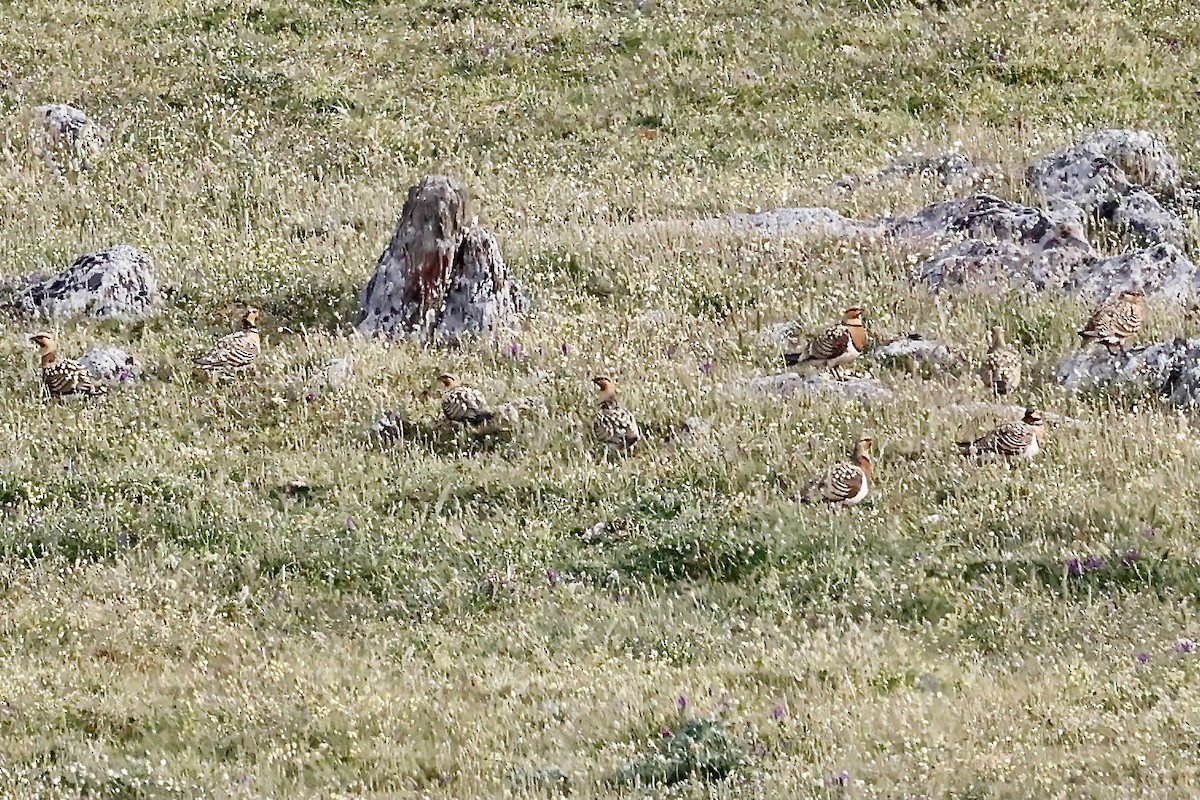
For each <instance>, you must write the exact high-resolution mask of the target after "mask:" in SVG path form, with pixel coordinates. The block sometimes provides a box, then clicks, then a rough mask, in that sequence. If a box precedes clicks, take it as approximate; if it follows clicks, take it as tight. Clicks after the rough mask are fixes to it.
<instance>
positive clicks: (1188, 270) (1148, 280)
mask: <svg viewBox="0 0 1200 800" xmlns="http://www.w3.org/2000/svg"><path fill="white" fill-rule="evenodd" d="M1130 287H1139V288H1141V289H1142V291H1144V292H1145V293H1146V296H1147V297H1150V298H1159V299H1164V300H1174V301H1176V302H1178V303H1185V304H1191V303H1192V302H1194V301H1195V300H1196V298H1197V297H1198V296H1200V275H1197V272H1196V265H1195V264H1193V263H1192V261H1191V259H1189V258H1188V257H1187V256H1185V255H1184V254H1183V253H1182V252H1181V251H1180V250H1179V248H1178V247H1176V246H1175V245H1172V244H1157V245H1154V246H1153V247H1147V248H1146V249H1144V250H1138V251H1136V252H1133V253H1124V254H1122V255H1119V256H1113V257H1111V258H1103V259H1096V260H1094V261H1091V262H1088V263H1085V264H1082V265H1080V266H1079V267H1078V268H1077V269H1076V270H1075V273H1074V274H1073V275H1072V276H1071V279H1070V281H1068V282H1067V284H1066V287H1065V288H1066V289H1067V291H1069V292H1071V293H1073V294H1077V295H1080V296H1082V297H1084V298H1086V299H1087V300H1088V301H1089V302H1091V303H1093V304H1095V303H1099V302H1101V301H1103V300H1105V299H1107V298H1108V297H1110V296H1111V295H1112V294H1113V293H1114V292H1116V291H1118V290H1120V289H1127V288H1130Z"/></svg>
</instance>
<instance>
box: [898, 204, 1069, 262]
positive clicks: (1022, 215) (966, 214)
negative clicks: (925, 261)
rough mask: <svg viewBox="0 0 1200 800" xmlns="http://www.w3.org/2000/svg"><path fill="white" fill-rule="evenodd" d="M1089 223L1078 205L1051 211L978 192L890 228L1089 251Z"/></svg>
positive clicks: (902, 233) (942, 237)
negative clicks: (1086, 223) (1087, 233)
mask: <svg viewBox="0 0 1200 800" xmlns="http://www.w3.org/2000/svg"><path fill="white" fill-rule="evenodd" d="M1084 222H1085V220H1084V217H1083V215H1082V214H1081V213H1080V212H1079V210H1078V209H1073V210H1072V209H1064V210H1063V211H1058V212H1048V211H1044V210H1042V209H1040V208H1034V207H1033V206H1026V205H1021V204H1020V203H1014V202H1012V201H1010V200H1003V199H1001V198H999V197H996V196H994V195H990V194H975V195H971V196H969V197H959V198H955V199H954V200H945V201H942V202H940V203H934V204H932V205H930V206H927V207H926V208H924V209H922V210H920V211H918V212H917V213H915V214H912V215H911V216H908V217H894V218H891V219H889V220H888V221H887V228H888V233H889V234H890V235H891V236H893V237H895V238H897V239H926V240H931V241H933V242H935V243H942V242H949V241H956V240H958V239H961V238H964V237H965V238H969V239H987V240H999V241H1004V242H1012V243H1014V244H1017V245H1021V246H1026V247H1028V246H1036V247H1037V248H1039V249H1047V248H1051V247H1057V248H1073V249H1081V250H1084V251H1086V252H1088V253H1090V252H1091V250H1092V247H1091V245H1090V244H1089V243H1088V241H1087V236H1086V228H1085V225H1084Z"/></svg>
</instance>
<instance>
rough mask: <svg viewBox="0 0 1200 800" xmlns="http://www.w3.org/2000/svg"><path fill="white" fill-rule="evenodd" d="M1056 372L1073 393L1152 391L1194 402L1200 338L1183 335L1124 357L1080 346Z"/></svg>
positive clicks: (1199, 395)
mask: <svg viewBox="0 0 1200 800" xmlns="http://www.w3.org/2000/svg"><path fill="white" fill-rule="evenodd" d="M1055 375H1056V377H1057V378H1058V381H1059V382H1060V383H1061V384H1062V385H1063V387H1064V388H1065V389H1066V390H1067V391H1069V392H1085V391H1093V390H1097V389H1109V390H1116V391H1123V392H1130V393H1134V394H1139V393H1146V392H1151V393H1160V394H1165V395H1166V396H1167V397H1168V398H1170V400H1171V402H1172V403H1174V404H1176V405H1181V406H1182V405H1191V404H1194V403H1196V402H1197V401H1200V340H1197V339H1182V338H1180V339H1175V340H1174V341H1170V342H1162V343H1160V344H1154V345H1150V346H1148V347H1136V348H1133V349H1131V350H1129V351H1128V352H1126V353H1124V354H1123V355H1120V356H1113V355H1110V354H1109V353H1108V351H1106V350H1105V349H1104V348H1100V347H1088V348H1080V349H1078V350H1075V351H1073V352H1072V353H1071V354H1069V355H1068V356H1067V357H1066V358H1064V359H1063V360H1062V361H1061V362H1059V365H1058V368H1057V370H1056V371H1055Z"/></svg>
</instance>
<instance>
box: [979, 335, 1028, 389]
mask: <svg viewBox="0 0 1200 800" xmlns="http://www.w3.org/2000/svg"><path fill="white" fill-rule="evenodd" d="M979 377H980V378H982V379H983V385H984V386H986V387H987V388H988V389H990V390H992V392H994V393H996V394H1008V393H1009V392H1011V391H1014V390H1015V389H1016V388H1017V387H1018V386H1020V385H1021V356H1020V355H1019V354H1018V353H1017V351H1016V350H1013V349H1012V348H1011V347H1009V346H1008V345H1007V344H1005V343H1004V329H1003V328H1001V327H1000V326H999V325H997V326H996V327H994V328H992V344H991V345H990V346H989V347H988V351H987V355H986V356H984V358H983V365H982V366H981V367H980V368H979Z"/></svg>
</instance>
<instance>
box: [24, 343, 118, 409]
mask: <svg viewBox="0 0 1200 800" xmlns="http://www.w3.org/2000/svg"><path fill="white" fill-rule="evenodd" d="M29 341H31V342H33V343H34V344H36V345H37V346H38V354H39V355H40V356H41V367H42V385H43V386H45V387H46V391H47V392H48V393H49V394H50V396H51V397H72V396H84V397H98V396H100V395H103V394H105V393H107V392H108V387H107V386H105V385H104V384H103V383H101V382H100V380H99V379H98V378H97V377H96V376H95V375H93V374H92V373H90V372H88V370H87V367H85V366H83V364H80V363H79V362H78V361H73V360H71V359H69V358H62V357H61V356H59V354H58V349H57V348H56V347H55V345H54V337H53V336H51V335H50V334H48V333H39V334H37V335H36V336H31V337H30V339H29Z"/></svg>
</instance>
